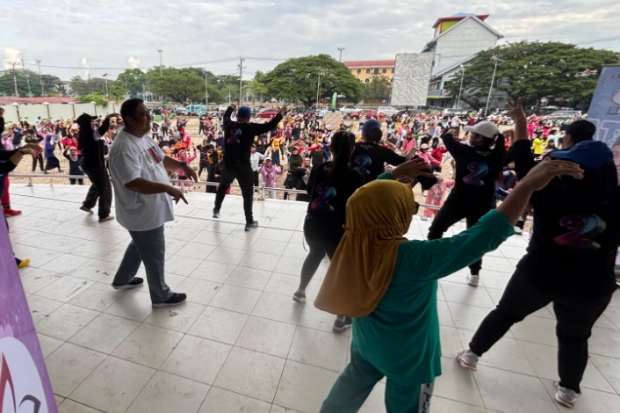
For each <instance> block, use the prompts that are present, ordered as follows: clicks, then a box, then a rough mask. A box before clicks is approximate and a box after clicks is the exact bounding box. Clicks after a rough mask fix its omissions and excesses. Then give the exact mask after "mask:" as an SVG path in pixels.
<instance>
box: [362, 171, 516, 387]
mask: <svg viewBox="0 0 620 413" xmlns="http://www.w3.org/2000/svg"><path fill="white" fill-rule="evenodd" d="M389 177H391V175H389V174H384V175H383V176H381V177H380V178H384V179H385V178H388V179H389ZM512 234H514V229H513V226H512V224H511V223H510V222H509V221H508V219H507V218H506V216H505V215H504V214H502V213H501V212H497V211H490V212H489V213H487V214H486V215H485V216H483V217H482V218H481V219H480V221H479V222H478V223H477V224H476V225H474V226H473V227H471V228H469V229H467V230H465V231H463V232H461V233H459V234H457V235H455V236H453V237H450V238H442V239H437V240H432V241H407V242H404V243H402V244H401V245H400V246H399V247H398V258H397V261H396V267H395V268H394V275H393V277H392V282H391V284H390V286H389V287H388V290H387V292H386V293H385V295H384V296H383V298H382V299H381V301H380V302H379V305H378V306H377V308H376V309H375V310H374V311H373V312H372V313H370V314H369V315H367V316H366V317H362V318H356V319H354V320H353V341H352V344H351V347H352V349H353V350H355V351H357V352H358V353H360V354H361V355H362V357H364V358H365V359H366V360H367V361H369V362H370V363H371V364H372V365H373V366H374V367H376V368H377V369H378V370H379V371H381V372H382V373H383V374H385V375H386V376H387V377H388V378H389V379H391V380H394V381H395V382H397V383H399V382H400V383H402V384H407V385H411V384H414V383H420V384H421V383H430V382H432V381H433V380H434V379H435V377H437V376H440V375H441V344H440V341H439V317H438V315H437V280H438V279H440V278H442V277H446V276H448V275H450V274H452V273H454V272H456V271H458V270H460V269H462V268H464V267H466V266H468V265H470V264H472V263H474V262H476V261H478V260H479V259H480V258H482V256H483V255H484V254H486V253H487V252H489V251H493V250H494V249H496V248H497V247H498V246H499V245H500V244H501V243H502V242H503V241H505V240H506V238H508V237H509V236H511V235H512Z"/></svg>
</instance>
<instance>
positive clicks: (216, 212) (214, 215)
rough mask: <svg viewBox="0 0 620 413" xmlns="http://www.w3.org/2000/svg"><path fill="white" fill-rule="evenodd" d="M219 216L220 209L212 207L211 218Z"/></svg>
mask: <svg viewBox="0 0 620 413" xmlns="http://www.w3.org/2000/svg"><path fill="white" fill-rule="evenodd" d="M219 217H220V210H219V209H215V208H213V218H219Z"/></svg>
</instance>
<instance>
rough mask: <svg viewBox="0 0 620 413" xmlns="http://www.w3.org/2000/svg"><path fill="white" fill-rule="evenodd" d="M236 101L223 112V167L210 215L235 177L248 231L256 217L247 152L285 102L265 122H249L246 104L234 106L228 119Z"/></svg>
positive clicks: (275, 122) (216, 214)
mask: <svg viewBox="0 0 620 413" xmlns="http://www.w3.org/2000/svg"><path fill="white" fill-rule="evenodd" d="M235 108H236V104H234V103H233V104H232V105H230V106H229V107H228V109H226V112H224V155H225V156H224V169H223V171H222V177H221V181H220V185H219V186H218V189H217V194H216V195H215V207H214V208H213V218H219V217H220V209H221V208H222V202H224V196H226V191H228V188H230V184H231V183H232V182H233V181H234V180H235V179H237V181H238V182H239V186H240V187H241V195H242V196H243V210H244V211H245V220H246V224H245V230H246V231H250V230H252V229H254V228H257V227H258V221H255V220H254V215H253V213H252V201H253V197H252V193H253V190H252V188H253V185H252V184H253V182H254V173H253V171H252V164H251V163H250V154H251V148H252V144H253V143H254V137H255V136H259V135H262V134H263V133H267V132H269V131H271V130H273V129H275V128H276V126H278V123H279V122H280V121H281V120H282V116H283V115H285V114H286V111H287V109H286V106H282V108H281V109H280V112H279V113H278V114H277V115H276V116H274V117H273V118H272V119H271V120H270V121H269V122H267V123H254V122H250V118H251V117H252V111H251V110H250V108H249V107H247V106H241V107H240V108H239V110H237V120H236V121H233V120H231V119H230V118H231V116H232V113H233V111H234V110H235Z"/></svg>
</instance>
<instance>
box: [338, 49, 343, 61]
mask: <svg viewBox="0 0 620 413" xmlns="http://www.w3.org/2000/svg"><path fill="white" fill-rule="evenodd" d="M343 50H344V47H339V48H338V51H339V52H340V59H339V60H338V61H339V62H342V51H343Z"/></svg>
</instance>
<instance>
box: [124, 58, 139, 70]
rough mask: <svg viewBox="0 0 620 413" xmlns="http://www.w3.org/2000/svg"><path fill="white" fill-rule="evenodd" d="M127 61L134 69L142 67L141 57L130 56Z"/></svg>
mask: <svg viewBox="0 0 620 413" xmlns="http://www.w3.org/2000/svg"><path fill="white" fill-rule="evenodd" d="M127 63H128V64H129V67H131V68H132V69H135V68H137V67H140V59H138V58H135V57H133V56H129V59H127Z"/></svg>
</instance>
